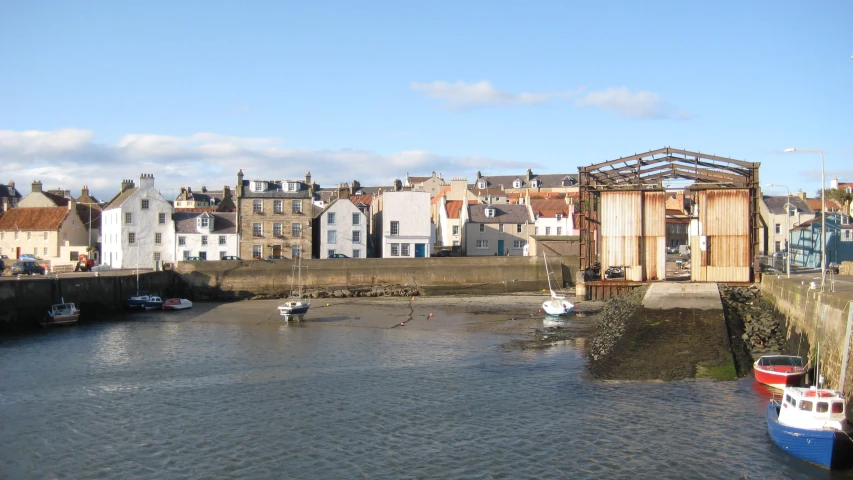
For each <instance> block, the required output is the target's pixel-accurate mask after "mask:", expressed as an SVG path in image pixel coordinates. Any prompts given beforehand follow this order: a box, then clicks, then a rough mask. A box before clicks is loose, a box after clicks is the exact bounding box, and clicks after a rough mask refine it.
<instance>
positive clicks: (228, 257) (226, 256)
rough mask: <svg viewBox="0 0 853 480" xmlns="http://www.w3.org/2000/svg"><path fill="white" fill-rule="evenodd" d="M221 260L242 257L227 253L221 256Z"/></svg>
mask: <svg viewBox="0 0 853 480" xmlns="http://www.w3.org/2000/svg"><path fill="white" fill-rule="evenodd" d="M220 260H240V257H237V256H235V255H225V256H224V257H222V258H220Z"/></svg>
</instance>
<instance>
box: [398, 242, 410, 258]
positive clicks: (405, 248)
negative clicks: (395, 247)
mask: <svg viewBox="0 0 853 480" xmlns="http://www.w3.org/2000/svg"><path fill="white" fill-rule="evenodd" d="M400 247H401V249H400V250H401V252H400V255H401V256H403V257H408V256H409V244H408V243H403V244H401V245H400Z"/></svg>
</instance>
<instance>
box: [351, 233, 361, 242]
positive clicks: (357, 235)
mask: <svg viewBox="0 0 853 480" xmlns="http://www.w3.org/2000/svg"><path fill="white" fill-rule="evenodd" d="M352 243H361V230H353V231H352Z"/></svg>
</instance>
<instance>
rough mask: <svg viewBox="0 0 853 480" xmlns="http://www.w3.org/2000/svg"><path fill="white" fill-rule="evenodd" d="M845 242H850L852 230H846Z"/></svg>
mask: <svg viewBox="0 0 853 480" xmlns="http://www.w3.org/2000/svg"><path fill="white" fill-rule="evenodd" d="M844 240H850V230H844Z"/></svg>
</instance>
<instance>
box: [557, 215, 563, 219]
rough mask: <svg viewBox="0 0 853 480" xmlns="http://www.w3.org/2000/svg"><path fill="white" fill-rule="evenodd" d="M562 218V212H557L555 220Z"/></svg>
mask: <svg viewBox="0 0 853 480" xmlns="http://www.w3.org/2000/svg"><path fill="white" fill-rule="evenodd" d="M562 219H563V214H562V213H558V214H557V220H558V221H559V220H562Z"/></svg>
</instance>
